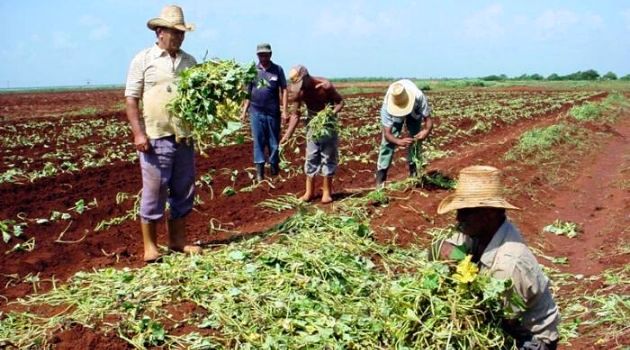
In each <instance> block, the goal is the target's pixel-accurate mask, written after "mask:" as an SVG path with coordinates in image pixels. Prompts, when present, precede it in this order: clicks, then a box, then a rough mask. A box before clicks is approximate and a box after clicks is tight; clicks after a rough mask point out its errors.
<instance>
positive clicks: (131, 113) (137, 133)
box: [126, 97, 151, 152]
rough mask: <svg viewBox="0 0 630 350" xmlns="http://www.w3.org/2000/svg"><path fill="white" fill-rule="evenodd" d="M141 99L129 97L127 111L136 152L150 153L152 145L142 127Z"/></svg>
mask: <svg viewBox="0 0 630 350" xmlns="http://www.w3.org/2000/svg"><path fill="white" fill-rule="evenodd" d="M139 101H140V99H138V98H136V97H127V99H126V110H127V119H128V120H129V124H131V131H132V132H133V143H134V145H135V146H136V150H138V151H140V152H148V151H149V150H150V149H151V144H150V143H149V139H148V137H147V135H146V134H145V132H144V131H143V130H142V126H141V125H140V107H139V106H138V104H139Z"/></svg>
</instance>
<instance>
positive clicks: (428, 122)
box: [414, 116, 433, 141]
mask: <svg viewBox="0 0 630 350" xmlns="http://www.w3.org/2000/svg"><path fill="white" fill-rule="evenodd" d="M432 129H433V119H431V117H430V116H429V117H425V118H424V123H422V130H420V132H419V133H417V134H416V136H414V139H416V140H418V141H422V140H424V139H426V138H427V137H429V134H430V133H431V130H432Z"/></svg>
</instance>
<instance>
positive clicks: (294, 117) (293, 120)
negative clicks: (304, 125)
mask: <svg viewBox="0 0 630 350" xmlns="http://www.w3.org/2000/svg"><path fill="white" fill-rule="evenodd" d="M301 105H302V103H301V102H300V101H299V100H296V101H295V102H293V105H292V110H291V113H290V115H289V125H288V126H287V130H286V131H285V133H284V136H282V139H280V144H281V145H283V144H285V143H287V141H289V139H290V138H291V136H293V132H294V131H295V127H296V126H297V123H298V121H300V117H299V114H300V108H301Z"/></svg>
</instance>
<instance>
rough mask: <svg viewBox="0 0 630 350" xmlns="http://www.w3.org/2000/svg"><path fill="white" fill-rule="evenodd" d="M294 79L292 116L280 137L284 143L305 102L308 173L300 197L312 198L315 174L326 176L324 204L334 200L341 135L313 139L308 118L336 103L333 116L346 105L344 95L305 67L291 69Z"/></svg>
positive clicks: (324, 179) (295, 123)
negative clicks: (304, 187)
mask: <svg viewBox="0 0 630 350" xmlns="http://www.w3.org/2000/svg"><path fill="white" fill-rule="evenodd" d="M289 80H290V82H291V84H290V86H289V90H290V92H291V95H292V98H291V102H292V109H291V115H290V117H289V125H288V127H287V130H286V132H285V134H284V136H283V137H282V140H280V143H281V144H284V143H286V142H287V141H288V140H289V138H291V135H293V131H294V130H295V127H296V125H297V122H298V120H299V117H298V115H299V113H300V108H301V107H302V104H304V105H306V111H307V124H306V127H307V130H306V135H307V137H306V161H305V164H304V172H305V173H306V190H305V192H304V195H303V196H302V197H300V200H302V201H305V202H307V201H309V200H311V198H312V197H313V194H314V193H313V192H314V191H313V187H314V177H315V175H317V174H320V173H321V175H322V176H323V185H322V199H321V202H322V203H330V202H332V200H333V199H332V182H333V176H334V175H335V171H336V170H337V159H338V153H339V150H338V143H339V140H338V137H337V133H336V132H332V133H331V134H329V135H328V136H325V137H323V138H321V139H318V140H312V139H311V138H310V137H309V135H310V132H309V129H308V121H310V120H311V118H312V117H313V116H315V115H316V114H317V113H318V112H319V111H322V110H324V109H325V108H326V106H333V113H334V115H335V116H336V115H338V113H339V111H341V108H343V105H344V103H343V98H342V97H341V95H339V93H338V92H337V90H336V89H335V87H334V86H333V84H332V83H331V82H330V81H328V80H327V79H324V78H321V77H314V76H311V75H310V74H309V73H308V70H307V69H306V67H304V66H302V65H297V66H294V67H293V68H291V70H290V71H289Z"/></svg>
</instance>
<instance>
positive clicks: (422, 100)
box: [381, 79, 431, 127]
mask: <svg viewBox="0 0 630 350" xmlns="http://www.w3.org/2000/svg"><path fill="white" fill-rule="evenodd" d="M396 83H401V84H402V85H403V86H405V90H407V91H412V92H413V96H412V97H413V98H414V99H415V102H414V105H413V108H412V109H411V113H410V114H409V115H410V116H411V117H412V118H414V119H416V120H421V119H423V118H426V117H429V116H430V115H431V107H430V106H429V100H428V99H427V97H426V96H425V95H424V94H423V93H422V90H420V89H419V88H418V87H417V86H416V84H414V83H413V82H412V81H411V80H409V79H402V80H399V81H397V82H396ZM392 85H393V84H392ZM392 85H390V86H389V88H388V89H387V93H385V100H384V101H383V106H382V107H381V124H382V125H383V126H384V127H391V126H392V125H394V123H402V122H404V121H405V118H406V117H407V116H402V117H394V116H392V115H391V114H389V113H387V99H388V98H389V94H390V93H391V89H392Z"/></svg>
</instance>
